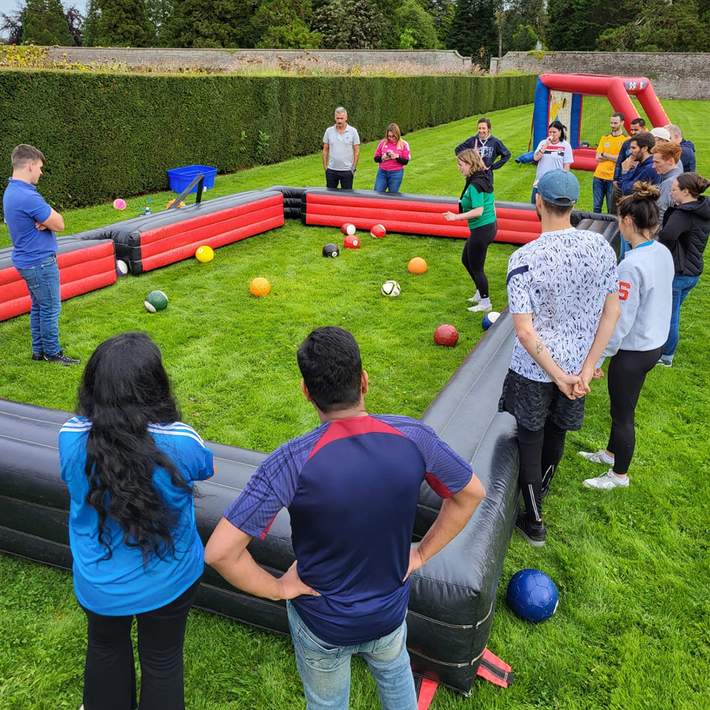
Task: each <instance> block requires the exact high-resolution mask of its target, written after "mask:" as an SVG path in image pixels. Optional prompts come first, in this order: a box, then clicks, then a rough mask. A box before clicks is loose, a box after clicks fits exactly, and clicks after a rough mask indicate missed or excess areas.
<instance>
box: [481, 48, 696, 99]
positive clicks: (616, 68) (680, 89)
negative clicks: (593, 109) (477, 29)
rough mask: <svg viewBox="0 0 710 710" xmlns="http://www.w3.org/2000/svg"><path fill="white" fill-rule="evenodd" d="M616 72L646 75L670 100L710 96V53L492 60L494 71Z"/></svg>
mask: <svg viewBox="0 0 710 710" xmlns="http://www.w3.org/2000/svg"><path fill="white" fill-rule="evenodd" d="M504 71H519V72H523V73H525V74H542V73H545V72H551V73H553V72H559V73H564V74H576V73H579V74H614V75H618V76H645V77H647V78H649V79H650V80H651V82H652V84H653V88H654V90H655V91H656V94H658V96H660V97H661V98H667V99H710V54H708V53H701V52H696V53H687V54H680V53H665V52H658V53H651V52H536V51H533V52H508V53H507V54H506V55H505V56H504V57H500V58H499V57H494V58H493V59H491V74H498V73H500V72H504Z"/></svg>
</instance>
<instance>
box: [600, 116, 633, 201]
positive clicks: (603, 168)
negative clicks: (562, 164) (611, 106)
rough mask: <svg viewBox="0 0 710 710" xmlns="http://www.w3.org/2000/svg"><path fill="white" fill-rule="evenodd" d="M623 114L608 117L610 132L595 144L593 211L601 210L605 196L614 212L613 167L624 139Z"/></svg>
mask: <svg viewBox="0 0 710 710" xmlns="http://www.w3.org/2000/svg"><path fill="white" fill-rule="evenodd" d="M623 125H624V114H622V113H614V114H612V116H611V118H610V119H609V126H610V127H611V133H609V134H608V135H605V136H602V137H601V138H600V139H599V143H598V145H597V168H596V170H595V171H594V179H593V180H592V196H593V199H594V212H601V211H602V206H603V204H604V198H606V208H607V211H608V212H610V213H612V214H613V213H614V212H615V210H614V168H615V167H616V159H617V158H618V156H619V151H620V150H621V145H622V144H623V142H624V141H625V140H626V136H625V135H624V130H623Z"/></svg>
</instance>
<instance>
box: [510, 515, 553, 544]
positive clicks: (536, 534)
mask: <svg viewBox="0 0 710 710" xmlns="http://www.w3.org/2000/svg"><path fill="white" fill-rule="evenodd" d="M515 527H516V528H517V530H518V532H519V533H520V534H521V535H522V536H523V537H524V538H525V539H526V540H527V541H528V543H529V544H530V545H532V546H533V547H543V546H544V545H545V538H546V537H547V530H545V526H544V525H543V524H542V523H541V522H540V523H538V522H536V521H534V520H530V519H529V518H528V516H527V515H526V514H525V513H523V512H520V513H518V518H517V520H516V521H515Z"/></svg>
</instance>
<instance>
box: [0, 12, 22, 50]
mask: <svg viewBox="0 0 710 710" xmlns="http://www.w3.org/2000/svg"><path fill="white" fill-rule="evenodd" d="M0 32H6V33H7V43H8V44H21V43H22V11H21V10H18V11H17V12H11V13H9V14H5V13H4V12H3V14H2V15H0Z"/></svg>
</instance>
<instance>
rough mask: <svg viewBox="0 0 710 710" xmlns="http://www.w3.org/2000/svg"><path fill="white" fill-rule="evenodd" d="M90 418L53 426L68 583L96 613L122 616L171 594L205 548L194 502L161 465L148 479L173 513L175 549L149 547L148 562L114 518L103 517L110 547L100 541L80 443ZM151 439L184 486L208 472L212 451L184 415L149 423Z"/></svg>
mask: <svg viewBox="0 0 710 710" xmlns="http://www.w3.org/2000/svg"><path fill="white" fill-rule="evenodd" d="M90 429H91V422H90V421H89V420H88V419H85V418H84V417H73V418H72V419H70V420H69V421H68V422H67V423H66V424H64V426H63V427H62V428H61V430H60V432H59V461H60V464H61V475H62V480H64V481H65V482H66V484H67V488H68V489H69V496H70V504H69V545H70V547H71V552H72V556H73V558H74V565H73V572H74V591H75V593H76V598H77V599H78V600H79V603H80V604H81V605H82V606H83V607H85V608H87V609H89V610H90V611H93V612H94V613H96V614H102V615H104V616H128V615H131V614H140V613H143V612H146V611H152V610H154V609H159V608H160V607H162V606H165V605H166V604H169V603H170V602H171V601H174V600H175V599H177V598H178V597H179V596H180V595H181V594H182V593H183V592H185V591H186V590H187V589H188V588H189V587H191V586H192V585H193V584H194V583H195V582H196V581H197V580H198V579H199V578H200V576H201V575H202V572H203V571H204V559H205V554H204V553H205V551H204V547H203V545H202V541H201V540H200V537H199V535H198V534H197V523H196V521H195V506H194V502H193V496H192V494H191V493H190V492H189V491H184V490H182V489H179V488H176V487H175V486H174V485H173V484H172V481H171V479H170V474H169V473H168V472H167V471H166V470H165V469H163V468H156V470H155V471H154V473H153V486H154V487H155V490H156V491H157V492H158V494H159V495H160V496H162V498H163V500H164V501H165V503H166V505H167V506H168V508H170V509H171V510H173V511H174V512H175V514H176V520H177V522H176V524H175V527H174V528H173V530H172V533H173V542H174V545H175V553H174V554H173V555H170V554H166V555H164V556H163V557H162V558H160V557H158V556H156V555H152V556H151V557H150V558H149V559H148V561H147V563H146V564H144V562H143V555H142V553H141V550H140V548H138V547H133V546H130V545H127V544H126V543H125V542H124V539H123V531H122V529H121V527H120V525H119V524H118V523H117V522H116V521H115V520H113V519H111V518H107V520H106V527H105V530H106V531H107V533H108V537H109V539H110V540H111V551H112V555H111V557H110V558H108V559H106V548H105V547H104V546H103V545H102V544H101V543H100V542H99V539H98V533H99V518H98V513H97V512H96V509H95V508H94V507H93V506H91V505H89V504H88V503H87V502H86V496H87V494H88V492H89V481H88V479H87V478H86V471H85V467H86V443H87V439H88V436H89V431H90ZM148 432H149V433H150V435H151V436H152V437H153V441H155V444H156V446H157V447H158V448H159V449H160V450H161V451H162V452H163V453H164V454H166V455H167V456H169V457H170V460H171V461H172V462H173V463H174V464H175V467H176V468H177V470H178V472H179V473H180V474H181V475H182V476H183V477H184V479H185V481H186V482H187V483H188V485H189V486H190V488H192V482H193V481H201V480H204V479H205V478H209V477H210V476H212V474H213V466H212V453H211V452H210V450H209V449H208V448H207V447H206V446H205V445H204V442H203V441H202V439H201V438H200V436H199V435H198V434H197V432H196V431H195V430H194V429H193V428H192V427H189V426H188V425H187V424H183V423H182V422H174V423H172V424H151V425H150V426H149V427H148Z"/></svg>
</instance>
